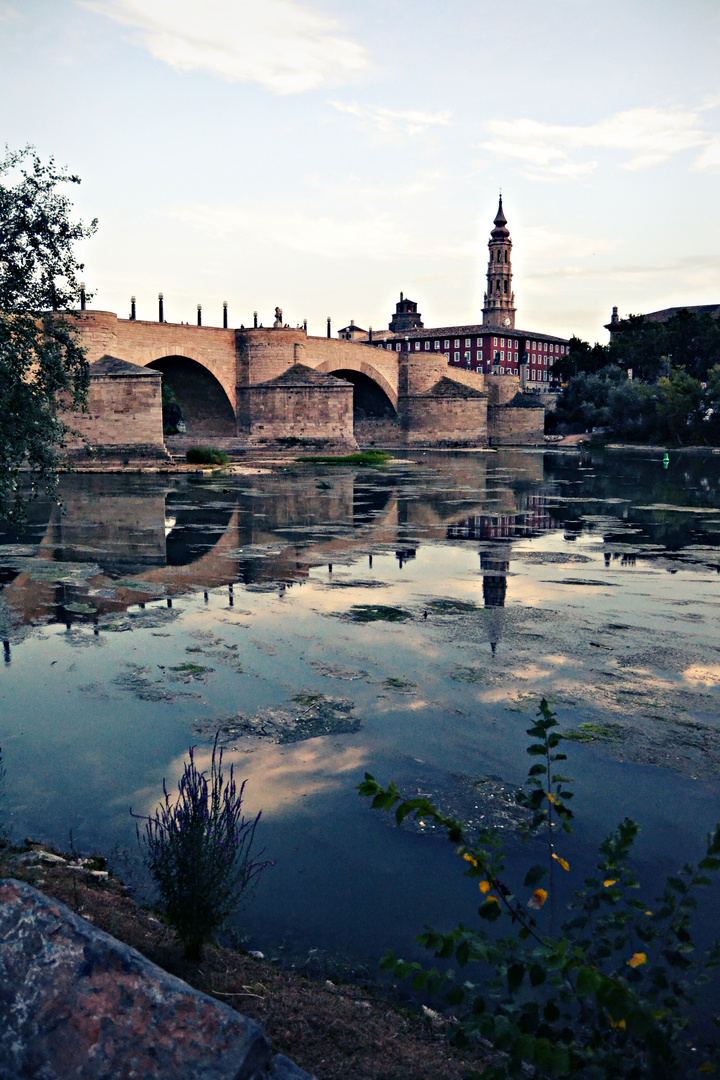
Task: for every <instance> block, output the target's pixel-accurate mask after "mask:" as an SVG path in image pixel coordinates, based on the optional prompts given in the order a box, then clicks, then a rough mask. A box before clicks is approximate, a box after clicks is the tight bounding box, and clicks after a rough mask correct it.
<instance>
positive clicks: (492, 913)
mask: <svg viewBox="0 0 720 1080" xmlns="http://www.w3.org/2000/svg"><path fill="white" fill-rule="evenodd" d="M478 915H479V916H480V918H481V919H487V920H488V922H495V920H496V919H499V918H500V915H501V911H500V905H499V904H498V902H497V900H486V901H485V903H484V904H481V905H480V907H479V908H478Z"/></svg>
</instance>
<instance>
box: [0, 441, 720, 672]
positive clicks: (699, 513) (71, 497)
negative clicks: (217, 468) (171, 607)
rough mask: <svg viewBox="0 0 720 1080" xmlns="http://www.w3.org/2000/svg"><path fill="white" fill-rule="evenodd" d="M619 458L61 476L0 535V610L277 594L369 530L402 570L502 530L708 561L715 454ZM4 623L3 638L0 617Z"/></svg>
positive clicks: (21, 612) (491, 603)
mask: <svg viewBox="0 0 720 1080" xmlns="http://www.w3.org/2000/svg"><path fill="white" fill-rule="evenodd" d="M440 464H441V465H442V469H441V470H440V471H439V470H438V466H439V465H440ZM622 464H623V467H622V469H621V470H615V469H612V468H611V469H608V468H607V464H606V462H604V460H600V459H598V458H597V457H592V456H582V457H580V456H572V455H562V454H547V455H545V456H544V457H543V455H540V454H535V455H521V454H520V453H518V452H512V451H509V452H507V453H504V454H498V455H495V456H493V457H492V458H490V457H488V456H470V455H468V456H467V457H466V458H464V459H463V458H460V457H459V458H457V459H453V458H451V457H450V456H449V455H445V456H444V457H442V458H441V457H440V455H433V454H423V455H418V460H417V464H416V465H414V466H408V467H405V468H402V467H396V468H394V469H391V470H385V471H377V470H374V471H363V470H352V469H340V470H330V469H322V468H315V469H310V468H305V469H302V470H301V469H299V468H297V467H296V468H294V469H285V470H282V471H280V472H276V473H263V474H260V475H255V476H243V477H241V478H237V477H225V478H223V479H219V480H215V479H213V480H212V481H207V480H205V479H203V480H202V481H201V482H198V481H197V480H195V479H187V478H161V477H148V476H143V477H138V476H99V475H82V476H72V477H65V478H63V481H62V483H61V488H60V496H61V499H62V509H60V508H59V507H58V506H56V505H54V504H51V503H49V502H46V503H42V502H40V501H39V502H37V503H35V504H33V505H32V506H31V508H30V515H29V517H28V520H27V522H26V523H24V524H23V525H22V526H20V527H15V528H14V530H8V529H7V528H6V529H5V532H4V535H3V533H2V532H0V593H1V595H2V600H3V604H4V606H5V607H6V608H7V609H9V610H10V612H11V615H12V618H11V619H10V622H13V621H14V622H15V623H21V624H22V623H24V624H33V623H37V622H42V621H50V622H60V623H64V624H65V625H71V624H72V623H73V622H78V621H79V622H82V621H97V619H98V618H101V617H102V616H105V615H108V614H110V613H112V612H117V611H122V610H124V609H126V608H127V606H128V605H131V604H137V603H146V602H148V601H150V600H152V599H153V598H155V597H158V596H163V595H173V594H176V593H180V592H184V591H187V590H193V589H198V588H201V589H203V590H208V589H210V588H215V587H218V586H223V585H231V584H232V583H233V582H238V583H241V584H243V585H244V586H246V587H250V588H256V589H260V590H262V589H268V590H274V589H279V590H280V591H281V592H282V591H284V590H285V589H287V588H289V587H291V586H293V585H296V584H302V583H303V582H306V581H307V580H308V577H309V575H310V573H311V571H312V570H313V568H314V567H317V566H319V565H322V564H323V563H328V564H329V566H331V567H332V565H333V562H334V563H336V564H337V563H343V562H347V560H348V559H351V558H353V557H354V555H355V553H356V552H358V551H359V550H361V549H362V548H363V546H367V544H368V542H371V543H372V544H373V545H376V546H377V545H388V546H391V547H393V548H394V551H395V557H396V559H397V563H398V568H399V569H402V568H403V567H404V566H405V565H406V564H407V563H408V562H409V561H412V560H413V559H414V558H415V557H416V552H417V544H418V542H419V541H423V542H429V541H433V540H436V539H438V538H439V537H440V536H444V537H445V538H446V539H448V540H450V541H478V542H481V543H486V542H493V543H497V542H501V543H504V542H514V541H520V540H528V539H532V538H535V537H539V536H541V535H543V534H547V533H551V532H554V531H557V530H562V536H563V538H564V539H565V540H566V541H569V542H572V543H576V542H578V541H579V540H580V539H581V538H582V537H583V536H588V535H589V536H593V537H595V536H597V537H598V539H602V541H603V543H604V545H605V549H606V550H605V551H604V556H605V566H606V567H610V566H611V565H612V564H614V563H615V562H617V561H619V563H620V565H621V566H622V567H623V568H627V569H629V568H633V567H635V565H636V562H637V559H638V558H645V559H647V558H656V557H657V554H658V551H659V550H660V549H662V551H663V555H664V557H665V558H666V559H671V560H674V559H676V558H677V557H678V556H680V557H683V558H685V557H688V558H690V559H691V560H692V559H694V560H695V561H698V560H699V561H702V562H703V563H705V564H706V565H707V564H709V565H713V566H715V567H716V568H717V569H718V571H720V560H719V559H718V558H717V552H718V546H719V545H720V516H714V517H713V515H717V503H718V499H719V498H720V485H719V484H718V478H717V473H718V469H717V462H716V461H715V460H714V459H703V458H690V457H688V458H685V459H683V460H682V461H680V460H679V459H678V460H676V461H675V462H673V461H671V466H670V468H669V469H668V470H667V471H664V470H662V469H660V468H659V467H658V463H657V462H655V461H654V459H652V458H648V459H644V458H640V457H638V458H631V459H630V460H627V459H623V463H622ZM231 484H232V486H229V485H231ZM411 538H412V541H413V542H412V543H411V544H408V543H407V540H408V539H411ZM1 541H4V542H5V543H4V546H3V544H2V542H1ZM628 546H631V547H632V550H626V549H627V548H628ZM698 547H700V549H701V550H700V551H699V552H698ZM683 552H685V553H686V554H685V555H683ZM370 558H372V556H370ZM502 562H503V561H502V560H499V561H498V560H497V559H496V558H495V557H494V556H493V557H491V556H490V555H489V554H487V553H483V564H482V572H483V598H484V604H485V607H488V608H489V607H500V606H503V604H504V603H505V596H506V588H507V576H506V575H507V570H508V564H507V563H505V564H504V565H501V564H502ZM53 564H54V567H53ZM68 566H69V569H70V572H68ZM666 569H668V570H669V571H670V572H671V573H672V572H673V570H674V566H672V565H669V566H667V567H666ZM330 572H332V571H330ZM4 625H6V639H7V640H12V634H11V633H10V632H9V631H7V625H8V619H7V618H6V619H5V623H4ZM6 659H7V655H6Z"/></svg>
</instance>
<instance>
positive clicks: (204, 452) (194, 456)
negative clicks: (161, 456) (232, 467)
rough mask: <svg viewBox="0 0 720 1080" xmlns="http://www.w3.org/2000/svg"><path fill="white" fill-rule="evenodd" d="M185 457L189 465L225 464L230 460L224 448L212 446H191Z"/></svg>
mask: <svg viewBox="0 0 720 1080" xmlns="http://www.w3.org/2000/svg"><path fill="white" fill-rule="evenodd" d="M185 457H186V459H187V461H189V462H190V464H191V465H227V463H228V462H229V460H230V458H229V457H228V455H227V454H226V453H225V451H224V450H216V449H215V447H214V446H191V447H190V448H189V449H188V450H187V452H186V454H185Z"/></svg>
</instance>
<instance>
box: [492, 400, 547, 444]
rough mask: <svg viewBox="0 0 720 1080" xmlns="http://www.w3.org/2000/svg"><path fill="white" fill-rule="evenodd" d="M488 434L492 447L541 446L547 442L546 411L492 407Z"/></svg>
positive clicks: (501, 406) (541, 409)
mask: <svg viewBox="0 0 720 1080" xmlns="http://www.w3.org/2000/svg"><path fill="white" fill-rule="evenodd" d="M488 432H489V434H490V436H491V438H490V442H491V445H492V446H540V445H542V444H543V443H544V441H545V410H544V409H543V408H540V409H514V408H512V407H509V408H508V407H507V406H503V405H500V406H498V405H491V406H489V408H488Z"/></svg>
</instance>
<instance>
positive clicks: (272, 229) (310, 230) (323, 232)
mask: <svg viewBox="0 0 720 1080" xmlns="http://www.w3.org/2000/svg"><path fill="white" fill-rule="evenodd" d="M349 188H350V189H352V181H350V183H349ZM401 189H402V188H401ZM422 190H423V189H422V186H420V188H419V192H421V191H422ZM360 192H362V195H361V194H359V193H360ZM412 193H413V194H415V192H414V191H413V192H412ZM363 196H364V197H363ZM328 198H329V194H328ZM347 205H352V210H351V211H350V212H347V211H346V210H345V209H344V207H345V206H347ZM412 205H413V204H412V202H411V201H407V202H406V204H405V206H404V210H405V211H407V213H406V214H405V220H404V221H403V220H399V218H398V212H397V200H396V198H395V195H394V193H391V192H386V193H385V195H384V196H383V193H382V192H381V191H380V189H377V188H370V189H368V190H364V189H363V188H362V186H359V187H358V188H357V189H356V194H355V195H354V197H351V198H350V199H348V200H342V203H341V206H340V207H338V208H337V209H335V210H331V209H328V210H326V211H319V212H318V211H317V210H315V211H313V210H311V209H308V208H307V207H306V206H304V205H301V204H295V205H293V206H292V207H290V208H288V206H287V203H281V202H271V201H268V202H254V203H244V204H243V205H242V206H240V205H237V204H234V203H226V204H210V203H179V204H176V205H175V206H171V207H168V209H167V210H166V211H165V215H166V216H167V217H171V218H173V219H174V220H176V221H179V222H182V224H183V225H187V226H191V227H193V228H196V229H198V230H199V231H200V232H203V233H205V234H206V235H207V236H210V237H212V239H213V242H214V243H230V244H236V243H237V242H238V237H240V236H241V237H242V238H243V240H244V241H245V242H247V240H252V241H254V242H255V243H257V244H259V245H260V246H262V247H263V248H265V249H271V248H276V247H277V248H287V249H289V250H291V251H298V252H302V253H303V254H305V255H313V256H317V257H319V258H323V259H349V258H352V259H359V258H360V259H361V258H366V259H378V260H383V261H385V260H389V259H393V258H396V257H398V256H423V257H435V258H453V259H454V258H467V256H468V253H472V252H473V251H474V248H473V247H472V246H471V245H469V244H468V243H467V242H465V241H462V242H458V243H456V244H450V243H448V242H447V241H446V240H445V239H444V238H442V237H438V238H436V239H435V238H433V237H428V236H427V235H426V234H423V233H419V232H418V228H417V221H416V219H415V217H414V215H413V213H412Z"/></svg>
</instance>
